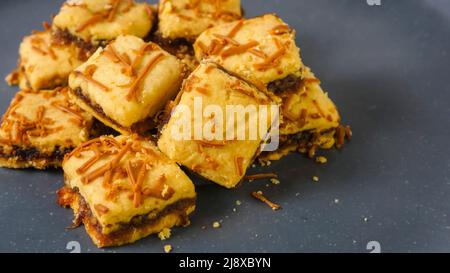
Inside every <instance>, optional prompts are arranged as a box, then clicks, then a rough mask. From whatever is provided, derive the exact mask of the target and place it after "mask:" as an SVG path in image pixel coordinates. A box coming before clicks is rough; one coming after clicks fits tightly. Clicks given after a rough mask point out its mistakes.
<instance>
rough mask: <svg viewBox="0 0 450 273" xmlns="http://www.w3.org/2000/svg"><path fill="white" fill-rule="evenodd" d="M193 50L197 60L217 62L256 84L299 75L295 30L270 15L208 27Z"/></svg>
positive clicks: (299, 65) (300, 64)
mask: <svg viewBox="0 0 450 273" xmlns="http://www.w3.org/2000/svg"><path fill="white" fill-rule="evenodd" d="M194 50H195V55H196V57H197V59H198V60H202V59H208V60H211V61H213V62H215V63H218V64H220V65H221V66H223V67H224V68H225V69H227V70H228V71H230V72H232V73H235V74H237V75H239V76H241V77H243V78H245V79H247V80H249V81H251V82H253V83H254V84H256V85H262V86H267V85H269V84H270V83H271V82H274V81H277V80H280V79H283V78H286V77H288V76H295V77H301V75H299V71H300V69H301V67H302V62H301V59H300V49H299V48H298V47H297V46H296V44H295V31H294V30H293V29H291V28H290V27H289V26H288V25H287V24H285V23H284V22H283V21H282V20H281V19H280V18H278V17H277V16H275V15H273V14H267V15H264V16H261V17H256V18H253V19H247V20H240V21H237V22H233V23H228V24H223V25H219V26H216V27H213V28H210V29H208V30H206V31H205V32H203V33H202V34H201V35H200V37H199V38H198V39H197V41H196V42H195V44H194Z"/></svg>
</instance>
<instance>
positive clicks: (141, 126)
mask: <svg viewBox="0 0 450 273" xmlns="http://www.w3.org/2000/svg"><path fill="white" fill-rule="evenodd" d="M71 90H72V92H73V93H74V95H76V96H77V97H78V98H80V99H81V100H82V101H83V102H84V103H86V104H87V105H89V106H90V107H91V108H92V109H93V110H94V111H95V112H96V113H97V114H99V115H100V116H101V117H102V118H104V119H106V120H108V121H109V122H111V123H112V124H114V125H115V126H117V127H119V128H121V129H122V130H125V131H130V129H131V131H133V132H139V133H144V132H145V131H148V130H150V129H151V128H154V127H155V126H156V124H155V123H154V121H153V119H152V118H146V119H144V120H141V121H138V122H136V123H135V124H133V125H132V126H131V128H125V127H123V126H122V125H120V124H118V123H117V122H116V121H115V120H113V119H111V118H110V117H108V116H107V115H106V114H105V111H103V108H102V107H101V106H100V105H98V104H96V103H93V102H92V101H91V99H90V98H89V97H87V96H86V95H85V94H84V93H83V90H82V89H81V88H79V87H77V88H75V89H71Z"/></svg>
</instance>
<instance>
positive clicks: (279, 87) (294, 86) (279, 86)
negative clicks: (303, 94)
mask: <svg viewBox="0 0 450 273" xmlns="http://www.w3.org/2000/svg"><path fill="white" fill-rule="evenodd" d="M302 84H303V80H302V78H301V77H297V76H294V75H289V76H287V77H285V78H283V79H280V80H276V81H273V82H271V83H269V85H268V89H269V90H270V91H272V92H273V93H275V94H279V93H283V92H296V91H297V90H299V89H300V87H301V86H302Z"/></svg>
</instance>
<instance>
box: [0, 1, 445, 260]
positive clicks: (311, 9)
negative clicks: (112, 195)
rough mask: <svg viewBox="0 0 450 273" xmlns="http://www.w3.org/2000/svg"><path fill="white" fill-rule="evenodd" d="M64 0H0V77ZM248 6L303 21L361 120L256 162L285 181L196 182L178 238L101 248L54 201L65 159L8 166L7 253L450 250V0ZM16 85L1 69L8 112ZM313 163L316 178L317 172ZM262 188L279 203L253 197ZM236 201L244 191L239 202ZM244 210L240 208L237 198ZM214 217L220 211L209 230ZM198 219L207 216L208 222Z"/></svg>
mask: <svg viewBox="0 0 450 273" xmlns="http://www.w3.org/2000/svg"><path fill="white" fill-rule="evenodd" d="M61 2H62V1H55V0H27V1H25V0H21V1H15V0H14V1H13V0H2V1H0V44H1V46H0V47H1V50H0V60H2V65H1V66H0V76H1V77H2V78H3V77H4V76H6V75H7V73H8V72H9V71H10V70H11V69H13V68H14V67H15V64H16V61H17V50H18V45H19V43H20V40H21V38H22V37H23V36H24V35H27V34H29V33H30V32H31V30H32V29H34V28H40V25H41V22H42V21H44V20H48V19H49V18H50V16H51V14H54V13H56V12H57V11H58V7H59V5H60V4H61ZM243 3H244V7H245V10H246V13H247V16H256V15H260V14H263V13H268V12H275V13H277V14H278V15H279V16H280V17H282V18H283V19H284V20H285V21H286V22H288V23H289V24H290V25H291V26H292V27H294V28H295V29H296V30H297V36H298V37H297V40H298V44H299V45H300V47H301V49H302V54H303V59H304V61H305V63H306V64H308V65H309V66H311V67H312V69H313V70H314V72H315V73H316V74H317V75H318V77H319V78H320V79H321V80H322V82H323V86H324V88H325V89H326V90H327V91H328V92H329V93H330V96H331V97H332V98H333V99H334V101H335V102H336V104H337V105H338V107H339V109H340V111H341V114H342V117H343V120H344V122H345V123H346V124H350V125H351V126H352V128H353V131H354V138H353V140H352V142H351V143H350V144H349V145H347V146H346V147H345V149H343V150H342V151H330V152H325V153H323V154H324V155H326V156H327V157H328V162H329V163H328V164H326V165H318V164H316V163H314V162H312V161H311V160H308V159H306V158H304V157H303V156H301V155H291V156H288V157H287V158H284V159H283V160H281V161H278V162H273V164H272V165H271V166H270V167H269V168H264V169H259V168H254V169H251V170H250V172H252V173H257V172H261V171H264V172H271V171H273V172H276V173H278V174H279V176H280V180H281V184H280V185H272V184H271V183H270V182H268V181H256V182H253V183H245V184H244V185H243V186H242V187H240V188H239V189H237V190H233V191H230V190H225V189H222V188H219V187H217V186H214V185H204V186H200V187H198V189H197V190H198V195H199V198H198V209H197V212H196V213H195V215H194V216H193V217H192V225H191V226H190V227H189V228H184V229H175V230H174V231H173V236H172V238H171V239H170V240H169V241H167V242H161V241H160V240H159V239H158V238H156V236H152V237H149V238H147V239H144V240H141V241H139V242H138V243H136V244H133V245H129V246H125V247H121V248H113V249H108V250H98V249H97V248H96V247H95V246H94V245H93V244H92V243H91V241H90V239H89V238H88V236H87V235H86V233H85V231H84V229H83V228H79V229H76V230H71V231H67V230H66V229H65V228H66V227H67V226H69V225H70V223H71V220H72V212H71V211H70V210H66V209H62V208H60V207H58V206H57V205H56V203H55V190H57V189H58V188H59V187H60V186H61V185H63V179H62V175H61V172H60V171H50V172H37V171H32V170H26V171H14V170H6V169H1V170H0V234H1V236H2V238H1V240H0V251H1V252H69V250H67V246H68V243H69V242H71V241H76V242H78V243H79V244H80V246H81V251H82V252H96V251H116V252H162V249H163V245H164V244H166V243H169V244H171V245H172V246H173V247H174V251H176V252H231V253H233V252H369V250H367V247H368V243H369V242H370V241H376V242H378V243H379V244H380V246H381V251H382V252H399V251H408V252H430V251H433V252H436V251H438V252H439V251H447V252H448V251H450V218H449V216H448V214H449V213H450V202H449V196H450V157H449V152H450V148H449V145H448V141H449V137H450V122H449V117H450V107H449V103H448V102H449V101H450V80H449V78H450V27H449V26H450V7H449V6H448V2H447V1H446V0H441V1H439V0H435V1H433V0H424V1H410V0H398V1H392V0H391V1H388V0H381V6H370V5H368V4H367V3H366V0H358V1H354V0H340V1H336V0H315V1H309V0H283V1H281V0H264V1H259V0H243ZM16 90H17V89H16V88H10V87H8V86H7V85H6V83H5V82H4V81H1V82H0V111H1V112H4V111H5V110H6V107H7V105H8V104H9V101H10V99H11V97H12V96H13V94H14V92H16ZM312 176H319V177H320V182H318V183H314V182H312V179H311V177H312ZM254 190H262V191H264V192H265V193H266V195H267V196H268V197H269V198H270V199H272V200H274V201H276V202H278V203H280V204H281V205H282V206H283V210H280V211H277V212H273V211H272V210H270V209H269V208H268V207H266V206H265V205H264V204H262V203H260V202H259V201H256V200H255V199H253V198H252V197H250V192H252V191H254ZM237 200H240V201H241V202H242V204H241V205H240V206H237V205H236V201H237ZM234 208H235V209H236V212H234V211H233V209H234ZM214 221H223V222H222V227H221V228H220V229H213V228H212V223H213V222H214ZM202 226H206V227H207V228H206V229H205V230H204V229H202Z"/></svg>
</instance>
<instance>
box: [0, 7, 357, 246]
mask: <svg viewBox="0 0 450 273" xmlns="http://www.w3.org/2000/svg"><path fill="white" fill-rule="evenodd" d="M7 81H8V82H9V83H10V84H11V85H18V86H19V87H20V89H21V91H19V92H17V94H16V95H15V98H14V99H13V100H12V102H11V104H10V107H9V108H8V110H7V112H6V113H5V114H4V116H3V119H2V122H1V128H0V166H2V167H6V168H30V167H32V168H37V169H46V168H49V167H62V168H63V170H64V175H65V186H64V187H63V188H62V189H60V190H59V191H58V203H59V204H60V205H62V206H68V207H69V206H70V207H71V208H72V209H73V211H74V214H75V219H74V226H79V225H81V224H84V226H85V228H86V231H87V232H88V234H89V235H90V236H91V238H92V240H93V241H94V243H95V244H96V245H97V246H99V247H108V246H118V245H123V244H127V243H132V242H134V241H136V240H139V239H141V238H143V237H145V236H148V235H149V234H154V233H159V232H161V231H162V230H164V229H167V228H171V227H174V226H186V225H188V224H189V218H188V217H189V215H190V214H191V213H192V212H193V211H194V209H195V200H196V192H195V187H194V184H193V183H192V181H191V180H190V178H189V177H188V176H187V175H186V174H185V173H184V172H183V171H182V170H181V168H180V166H183V167H184V169H185V170H189V171H191V172H192V173H196V174H198V175H200V176H201V177H203V178H205V179H207V180H209V181H212V182H215V183H217V184H218V185H221V186H223V187H226V188H235V187H236V186H237V185H239V183H240V182H241V181H242V180H243V178H244V176H245V174H246V171H247V169H248V168H249V166H251V165H252V164H253V162H254V161H255V160H256V159H259V160H261V161H268V160H278V159H280V158H281V157H283V156H284V155H286V154H288V153H289V152H293V151H298V152H301V153H306V154H308V155H309V156H310V157H313V156H314V154H315V151H316V149H320V148H322V149H329V148H332V147H335V146H337V147H341V146H342V145H343V144H344V142H345V139H346V138H349V137H350V135H351V131H350V129H349V128H348V127H344V126H342V125H341V123H340V116H339V113H338V111H337V109H336V106H335V105H334V103H333V102H332V101H331V99H330V98H329V97H328V95H327V93H325V92H324V91H323V90H322V88H321V86H320V81H319V80H318V79H317V78H316V77H315V75H314V74H313V72H312V71H311V69H310V68H309V67H308V66H306V65H305V64H304V63H303V62H302V60H301V57H300V50H299V48H298V47H297V45H296V42H295V31H294V30H293V29H292V28H290V27H289V26H288V25H287V24H286V23H284V22H283V21H282V20H281V19H280V18H278V17H277V16H276V15H274V14H266V15H263V16H260V17H256V18H251V19H243V18H242V8H241V3H240V1H239V0H214V1H213V0H211V1H209V0H208V1H206V0H205V1H198V0H161V1H160V2H159V4H158V5H149V4H147V3H138V2H134V1H132V0H78V1H67V2H66V3H64V4H63V6H62V7H61V9H60V12H59V13H58V14H57V15H56V16H55V17H54V18H53V22H52V24H48V23H45V24H44V30H43V31H36V32H33V34H32V35H30V36H28V37H25V38H24V39H23V41H22V43H21V45H20V50H19V62H18V68H17V70H15V71H13V72H12V73H11V74H10V75H9V76H8V77H7ZM196 97H201V98H202V101H203V104H204V106H205V107H206V106H208V105H218V106H220V107H222V108H223V110H224V111H225V107H226V105H244V106H245V105H276V106H277V107H279V109H280V110H281V111H280V112H281V115H280V139H281V144H280V147H279V149H278V150H277V151H274V152H264V153H261V145H262V144H263V143H262V142H264V139H263V138H257V139H253V140H243V141H235V140H229V141H228V140H224V141H220V142H219V141H211V140H206V139H203V140H202V139H200V140H193V139H192V140H190V139H186V140H180V139H174V138H173V135H172V134H171V133H170V132H171V131H172V129H173V127H175V126H176V125H177V123H179V119H180V118H181V117H180V115H177V114H176V111H172V109H174V107H176V106H177V105H184V106H186V107H188V108H189V109H192V110H194V109H193V107H194V99H195V98H196ZM111 132H114V133H111Z"/></svg>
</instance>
